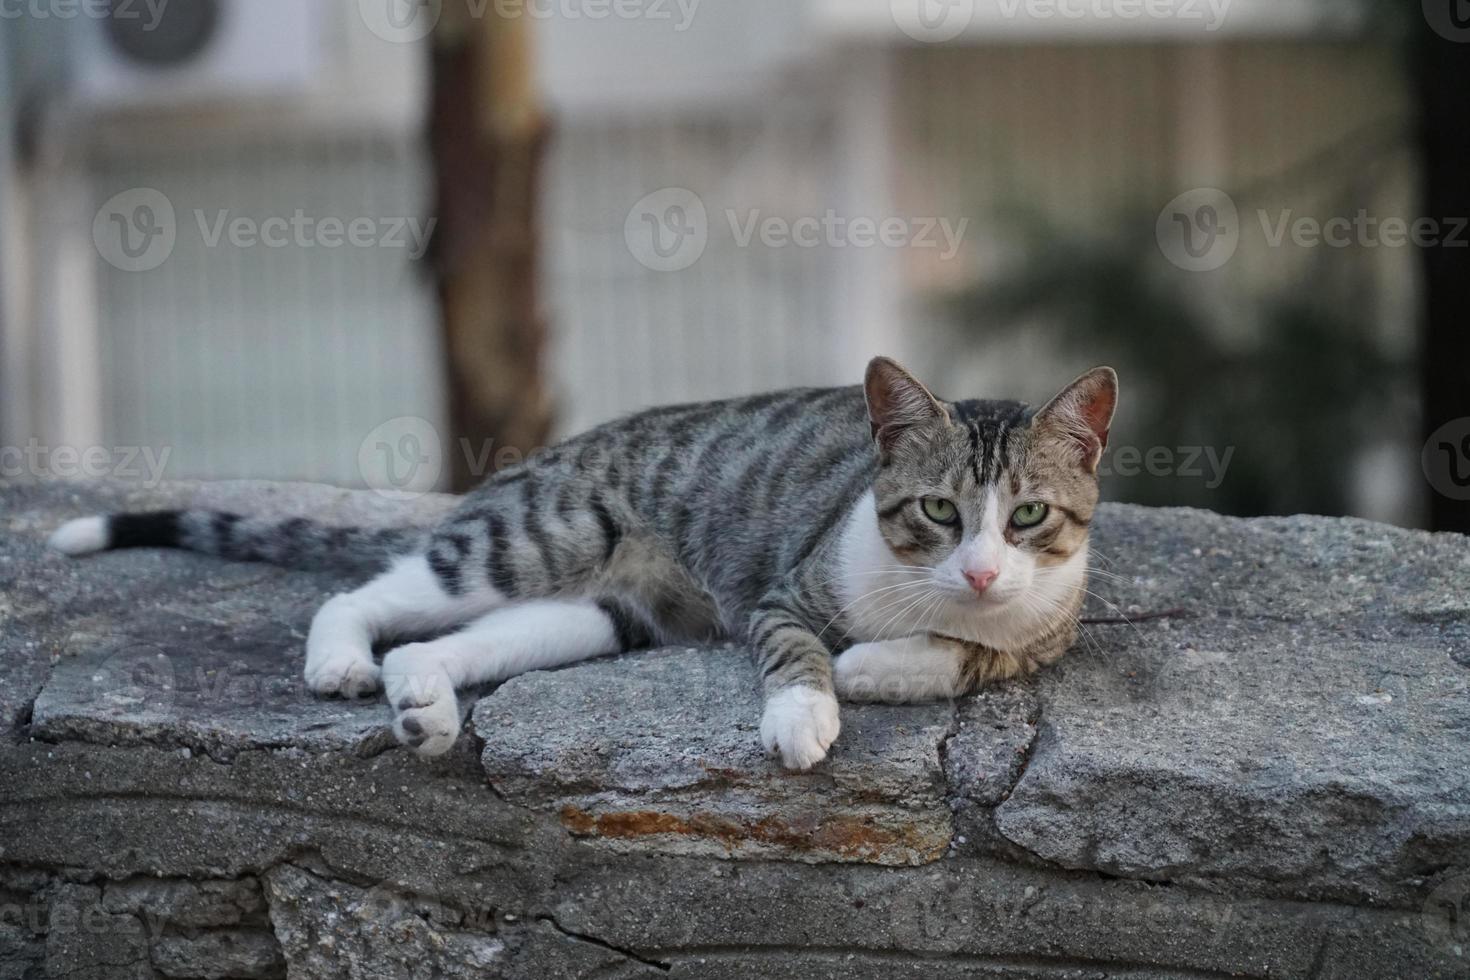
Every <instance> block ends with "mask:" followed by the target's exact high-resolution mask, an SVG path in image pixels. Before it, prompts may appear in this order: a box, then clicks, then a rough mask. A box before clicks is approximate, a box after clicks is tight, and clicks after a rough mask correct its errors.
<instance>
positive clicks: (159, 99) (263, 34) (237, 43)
mask: <svg viewBox="0 0 1470 980" xmlns="http://www.w3.org/2000/svg"><path fill="white" fill-rule="evenodd" d="M335 12H336V9H335V5H332V4H327V3H322V2H321V0H167V2H164V3H158V2H149V0H105V5H104V8H102V9H101V11H100V14H101V15H99V16H89V17H80V18H77V19H76V21H75V22H74V23H73V28H74V37H75V41H76V48H75V58H74V59H73V65H74V66H75V75H74V78H75V82H76V88H75V93H76V95H77V97H78V98H79V100H80V101H81V102H83V103H84V104H86V105H88V106H91V107H93V108H98V109H105V108H109V107H118V108H125V107H165V106H170V105H177V106H187V105H189V104H191V103H200V102H219V101H222V100H224V101H241V100H247V99H259V98H269V97H272V96H290V95H293V94H302V93H305V92H306V91H308V90H309V89H310V88H311V87H312V86H313V85H314V84H315V83H316V82H317V81H318V79H319V77H320V75H321V74H322V72H323V68H324V62H325V61H326V51H325V49H324V39H323V34H324V31H323V27H324V25H323V18H324V16H325V15H327V14H331V13H335Z"/></svg>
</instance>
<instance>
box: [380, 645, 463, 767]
mask: <svg viewBox="0 0 1470 980" xmlns="http://www.w3.org/2000/svg"><path fill="white" fill-rule="evenodd" d="M420 647H422V644H411V645H409V646H406V647H399V648H398V649H397V650H394V651H393V652H392V653H389V654H388V656H387V657H385V658H384V659H383V685H384V687H385V688H386V690H387V694H388V703H389V704H391V705H392V706H393V734H394V735H395V736H397V738H398V741H399V742H400V743H401V744H403V745H406V746H408V747H409V748H410V749H413V751H414V752H415V753H416V754H417V755H419V756H422V757H424V758H432V757H433V756H439V755H443V754H444V753H446V752H448V751H449V750H450V749H452V748H454V743H455V742H456V741H458V740H459V726H460V718H459V699H458V698H456V697H455V695H454V682H453V681H451V680H450V679H449V675H448V674H446V673H444V670H443V668H441V667H439V666H438V665H437V664H435V663H434V662H433V660H432V658H431V657H429V656H426V655H425V654H424V653H423V652H422V651H421V650H420Z"/></svg>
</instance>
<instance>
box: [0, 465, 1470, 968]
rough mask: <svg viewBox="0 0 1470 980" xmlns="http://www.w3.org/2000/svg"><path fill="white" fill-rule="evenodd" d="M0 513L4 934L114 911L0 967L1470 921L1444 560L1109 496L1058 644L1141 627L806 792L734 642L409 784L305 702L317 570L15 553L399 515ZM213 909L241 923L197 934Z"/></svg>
mask: <svg viewBox="0 0 1470 980" xmlns="http://www.w3.org/2000/svg"><path fill="white" fill-rule="evenodd" d="M0 499H3V506H4V514H5V518H4V519H5V521H6V532H7V533H6V534H5V536H4V540H3V542H0V617H3V624H4V625H3V629H0V655H3V657H4V664H5V666H4V668H3V669H0V721H3V723H4V725H5V728H6V730H7V731H8V733H9V735H8V737H7V738H6V739H5V740H3V741H0V786H4V787H5V788H6V790H5V792H4V793H3V794H0V910H4V909H7V908H10V907H12V906H15V905H17V904H18V905H19V907H28V903H39V905H40V906H42V907H44V908H46V909H50V908H52V907H53V906H54V907H58V908H69V907H75V906H78V905H81V906H87V905H88V903H91V905H92V906H95V907H96V908H97V910H98V911H97V920H98V921H99V922H104V923H112V924H113V926H115V928H110V929H107V930H104V931H103V932H104V934H105V935H104V937H103V938H105V940H106V941H103V939H99V938H98V936H97V935H82V936H80V937H79V936H76V935H72V934H71V933H68V932H67V931H66V930H67V928H68V926H67V918H66V917H65V916H60V917H57V916H52V915H50V913H49V912H48V914H47V915H46V916H43V917H42V918H43V919H44V920H45V921H43V922H42V924H41V925H40V926H39V927H37V928H30V927H28V926H22V927H18V926H16V924H15V923H14V922H12V921H10V919H9V918H7V917H6V916H4V915H0V980H3V978H6V977H10V976H16V977H25V978H26V980H31V978H32V977H33V976H50V975H59V974H60V973H61V972H64V971H71V975H72V976H74V977H77V978H79V980H85V978H86V977H89V976H97V977H99V978H100V977H107V978H109V980H110V978H111V977H113V976H115V975H120V974H119V973H117V971H119V970H125V971H127V970H136V971H138V972H137V975H139V976H149V977H150V978H152V977H156V976H171V977H188V976H189V975H190V974H189V973H188V972H187V971H188V970H191V969H194V970H200V969H203V967H202V966H200V965H199V964H202V963H204V962H206V961H209V960H211V959H214V960H217V961H219V962H232V963H235V964H236V966H235V967H233V968H234V969H236V970H243V971H254V972H253V975H259V976H262V977H270V976H277V975H283V973H282V971H283V970H285V969H289V970H290V971H291V973H290V975H291V976H292V977H317V976H323V977H326V976H332V977H336V976H342V977H369V976H389V975H392V976H398V975H412V973H411V972H407V973H405V972H399V973H395V972H393V969H391V968H389V967H388V966H385V965H383V964H386V963H389V962H397V963H402V964H405V965H404V966H403V969H404V970H409V969H410V966H411V965H412V964H420V965H423V966H424V969H426V970H427V969H429V968H430V966H429V965H432V968H433V969H438V970H440V971H441V975H443V976H451V977H452V976H472V975H486V974H487V973H488V975H504V976H517V977H519V976H561V975H582V974H583V973H586V972H590V971H614V972H616V971H622V972H620V973H617V975H629V976H632V975H639V974H641V973H644V972H649V973H664V972H666V973H672V974H675V975H686V976H726V975H729V976H734V975H736V974H739V975H741V976H756V977H759V976H788V975H791V974H792V973H794V972H797V971H796V969H795V967H794V966H793V965H792V964H794V963H796V962H797V960H800V962H801V967H800V972H801V974H802V975H803V976H807V975H809V976H828V975H831V976H838V975H842V976H859V977H861V976H874V977H878V976H884V977H887V976H907V975H915V976H917V975H919V974H921V973H922V974H924V975H926V976H941V977H944V976H950V975H953V976H995V977H1019V976H1028V977H1029V976H1035V977H1062V976H1073V975H1075V976H1084V975H1085V976H1102V975H1128V976H1160V977H1162V976H1223V975H1243V976H1259V977H1278V976H1289V977H1303V978H1308V977H1328V976H1339V977H1351V976H1372V977H1388V976H1405V977H1409V976H1413V977H1418V976H1425V977H1431V976H1442V977H1452V976H1453V977H1462V978H1463V977H1470V950H1467V949H1466V946H1467V940H1470V937H1467V935H1466V934H1465V931H1464V928H1465V927H1464V921H1465V920H1464V919H1463V918H1461V919H1459V920H1454V919H1452V918H1450V917H1449V916H1450V912H1449V910H1450V908H1451V907H1452V906H1454V905H1455V904H1456V903H1459V902H1463V901H1464V900H1465V899H1466V897H1467V896H1470V594H1467V593H1466V591H1465V585H1466V583H1467V582H1470V544H1467V542H1466V541H1465V540H1464V539H1462V538H1458V537H1450V536H1431V535H1426V534H1421V533H1415V532H1407V531H1401V530H1396V529H1392V528H1387V527H1383V526H1379V525H1374V524H1369V523H1365V522H1360V521H1332V520H1324V519H1315V518H1290V519H1266V520H1253V521H1241V520H1231V519H1227V518H1222V517H1218V516H1216V515H1211V514H1205V513H1200V512H1191V511H1154V510H1146V509H1141V508H1134V507H1123V506H1107V507H1104V508H1103V510H1102V512H1101V515H1100V517H1099V520H1098V523H1097V530H1096V535H1095V540H1096V542H1097V551H1098V554H1099V562H1098V564H1100V565H1102V567H1103V568H1104V569H1105V570H1107V571H1108V572H1109V573H1110V574H1108V575H1104V576H1100V577H1099V578H1097V579H1096V580H1095V584H1094V585H1093V586H1092V588H1093V590H1094V591H1095V592H1097V593H1098V594H1099V597H1100V600H1099V601H1098V602H1097V603H1095V604H1094V605H1093V606H1092V607H1091V608H1090V611H1089V612H1090V615H1092V616H1094V617H1098V618H1106V619H1116V618H1118V617H1117V609H1121V610H1123V611H1125V612H1126V613H1128V614H1130V615H1133V616H1137V615H1138V614H1146V613H1154V612H1164V611H1173V612H1175V615H1173V616H1170V617H1166V618H1155V619H1141V620H1140V621H1138V622H1136V623H1134V624H1132V625H1128V624H1124V623H1100V624H1097V625H1093V626H1090V627H1089V628H1088V631H1087V636H1086V637H1085V638H1084V639H1083V640H1082V641H1081V642H1080V643H1079V645H1078V647H1077V649H1076V650H1074V651H1073V652H1072V653H1071V654H1070V655H1069V656H1068V657H1067V658H1066V659H1065V660H1063V661H1062V662H1061V664H1059V665H1058V666H1057V667H1056V668H1055V669H1052V670H1049V671H1047V672H1044V673H1043V674H1042V675H1040V676H1039V677H1037V678H1034V679H1032V680H1031V681H1028V682H1026V683H1021V684H1011V685H1005V686H1002V687H999V688H995V689H992V690H989V691H985V692H983V693H981V694H980V695H978V696H976V697H973V698H968V699H965V700H963V701H962V702H960V703H959V704H941V705H926V706H884V705H874V706H862V707H858V706H844V733H843V737H842V739H841V741H840V742H839V743H838V746H837V749H836V751H834V753H833V756H832V758H831V759H830V760H829V761H828V762H826V763H824V764H823V765H822V766H821V767H819V768H818V769H817V770H815V771H814V772H812V773H808V774H788V773H785V772H783V771H781V770H780V768H779V767H778V766H777V765H776V764H775V763H774V762H772V761H770V760H768V759H766V758H764V757H763V756H762V755H761V753H760V752H759V749H758V746H757V744H756V738H755V730H756V725H757V723H758V719H759V711H758V697H757V694H756V691H755V687H754V674H753V671H752V670H751V668H750V666H749V663H748V659H747V657H746V656H745V654H744V653H743V652H742V651H741V650H739V649H736V648H733V647H726V648H719V649H711V650H667V651H656V652H652V653H647V654H639V655H634V656H631V657H625V658H619V659H615V660H605V661H598V662H593V663H589V664H584V665H580V666H577V667H574V668H570V669H567V670H562V671H558V672H554V673H539V674H532V675H527V676H525V677H522V678H518V679H516V680H513V681H511V682H509V683H507V684H505V685H502V686H501V687H500V688H498V689H497V690H495V691H493V692H489V693H488V694H487V695H486V696H485V697H483V698H482V699H481V700H479V702H478V704H476V705H474V707H473V712H472V717H470V718H469V719H468V720H467V727H466V731H467V736H466V737H465V738H464V739H462V740H461V744H460V746H459V747H458V749H457V751H456V752H455V753H452V754H451V755H450V756H449V757H447V758H445V759H443V760H439V761H438V762H436V763H434V764H432V765H423V764H420V763H419V762H418V761H417V760H415V759H412V758H411V757H409V756H407V755H406V754H405V753H403V752H402V751H400V750H399V749H398V748H397V747H396V746H395V745H394V743H393V742H392V739H391V737H390V736H389V735H388V734H387V732H386V729H385V727H384V726H385V723H386V721H387V718H388V712H387V708H386V706H385V705H382V704H381V703H368V704H348V703H345V702H339V701H318V700H316V699H314V698H312V697H310V696H309V695H307V694H306V692H305V691H304V689H303V687H302V685H301V683H300V680H299V675H300V669H301V652H300V648H301V643H302V640H303V639H304V631H305V627H306V624H307V622H308V621H309V618H310V615H311V612H312V610H313V608H314V607H315V605H316V604H317V603H319V602H320V601H321V600H322V599H324V598H325V597H326V596H327V595H329V594H331V592H333V591H336V590H338V589H340V588H342V587H344V586H345V585H347V584H349V583H348V582H346V581H345V580H344V579H342V578H340V577H337V576H333V575H327V574H320V573H301V572H287V571H282V570H278V569H271V568H266V567H263V566H243V565H241V566H237V565H229V564H226V563H222V562H218V561H214V560H212V559H207V558H202V557H198V556H191V555H183V554H172V553H160V552H132V553H119V554H109V555H103V556H98V557H97V558H95V559H92V560H89V561H84V562H73V561H68V560H66V559H63V558H61V557H59V556H54V555H51V554H49V553H47V552H45V551H44V549H43V547H42V542H43V541H44V538H45V535H46V533H47V532H48V531H49V530H50V529H51V528H52V527H53V526H54V525H55V524H57V523H59V522H60V521H61V520H63V519H65V518H66V517H70V516H75V515H77V514H79V513H87V512H94V511H97V510H102V509H110V508H114V507H118V506H132V507H140V506H163V505H169V506H172V505H178V504H184V503H196V504H199V505H204V506H229V507H233V508H235V509H238V510H241V511H246V512H251V513H261V512H272V513H300V512H312V513H316V514H324V515H326V519H329V520H341V521H368V522H377V521H383V520H394V519H401V518H399V517H398V515H400V514H402V513H403V512H404V509H403V507H402V505H394V504H390V503H389V502H387V501H383V500H381V499H379V498H377V497H376V496H374V495H371V494H354V493H349V492H345V491H340V490H334V489H330V488H320V487H297V486H273V485H262V484H238V485H195V486H181V485H171V486H166V487H163V488H159V489H157V490H148V491H144V490H138V489H133V488H127V487H119V486H111V485H72V484H57V483H50V484H35V483H24V484H0ZM448 505H449V502H448V501H446V500H444V499H442V498H425V499H424V500H422V501H419V502H416V503H415V504H414V505H413V507H412V508H411V510H410V519H417V520H420V521H422V520H428V519H431V518H432V516H433V515H434V514H437V513H440V512H442V510H443V509H444V508H445V507H446V506H448ZM1115 607H1117V608H1115ZM470 700H471V699H468V698H467V699H466V702H467V703H466V710H467V712H468V711H469V710H470V705H469V702H470ZM7 875H8V876H9V877H8V878H7V877H6V876H7ZM145 875H162V876H163V877H164V880H165V885H164V886H160V890H157V891H156V892H150V891H148V890H147V889H145V888H143V886H142V884H141V882H142V880H143V879H142V878H141V877H140V876H145ZM242 882H244V883H245V884H241V883H242ZM191 889H192V891H191ZM241 889H244V891H241ZM180 895H189V896H193V897H192V898H191V899H190V900H189V902H188V903H187V905H188V906H189V907H188V908H187V909H186V907H185V903H184V902H181V901H180V899H179V897H178V896H180ZM243 895H255V896H258V899H259V901H261V902H263V903H264V906H265V910H264V911H263V912H260V913H259V915H260V916H262V917H261V918H249V917H248V916H247V917H246V918H244V919H238V920H232V919H230V918H229V916H230V915H231V914H232V913H231V912H230V908H231V907H232V905H231V903H235V904H236V905H238V904H239V903H238V902H236V899H237V898H239V901H241V902H244V901H246V899H244V898H240V896H243ZM385 896H387V898H386V899H385ZM385 901H386V908H387V911H383V910H382V909H379V910H378V911H373V909H375V908H378V907H379V906H382V905H383V904H384V902H385ZM7 903H9V904H7ZM159 909H163V910H164V911H158V910H159ZM425 909H430V911H424V910H425ZM365 910H366V911H365ZM435 910H437V911H435ZM243 914H244V913H242V915H243ZM251 914H252V915H253V914H255V913H251ZM150 916H152V917H155V918H157V917H160V916H161V917H162V918H163V919H164V920H166V922H167V923H168V928H166V929H163V930H161V931H159V932H158V933H157V934H156V935H155V934H154V933H153V932H150V930H149V923H150ZM200 916H203V917H205V918H209V919H210V921H209V922H204V921H202V920H200ZM211 917H212V918H211ZM385 917H386V918H385ZM53 923H54V925H53ZM415 923H417V925H415ZM267 929H268V930H269V931H267ZM270 937H274V938H273V939H271V938H270ZM272 942H274V943H276V944H278V947H279V956H277V955H276V949H277V947H276V946H272V945H271V943H272ZM324 943H325V944H327V946H329V947H331V948H334V949H336V950H338V955H335V956H327V955H325V954H323V953H322V951H321V950H322V945H323V944H324ZM388 949H393V950H396V951H397V952H395V953H394V954H393V956H401V958H400V959H393V958H392V957H390V958H389V959H387V960H384V959H382V957H383V956H384V955H386V953H385V950H388ZM380 960H381V962H380V963H379V965H378V966H374V965H373V964H374V963H375V962H378V961H380ZM27 971H29V972H27ZM38 971H39V972H38ZM89 971H90V972H89ZM108 971H113V972H108ZM150 971H152V972H151V973H150ZM375 971H376V972H375ZM385 971H386V972H385ZM130 975H131V974H130Z"/></svg>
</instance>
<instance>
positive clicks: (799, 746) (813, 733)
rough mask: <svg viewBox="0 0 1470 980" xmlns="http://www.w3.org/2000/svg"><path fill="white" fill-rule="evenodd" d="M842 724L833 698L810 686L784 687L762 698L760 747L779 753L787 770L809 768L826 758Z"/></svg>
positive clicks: (835, 700)
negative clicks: (764, 706) (763, 746)
mask: <svg viewBox="0 0 1470 980" xmlns="http://www.w3.org/2000/svg"><path fill="white" fill-rule="evenodd" d="M841 730H842V722H841V720H840V718H839V717H838V713H837V699H836V698H834V697H833V696H832V695H831V694H829V693H827V692H826V691H819V690H817V689H816V688H811V687H801V686H797V687H788V688H784V689H782V690H780V691H777V692H776V693H775V694H773V695H771V696H770V697H769V698H767V699H766V710H765V713H764V714H763V715H762V716H761V744H763V745H765V747H766V751H767V752H776V751H779V752H780V753H781V762H782V763H783V764H784V765H785V766H786V768H787V769H810V768H811V767H812V766H814V765H816V764H817V763H818V762H821V761H822V760H823V759H825V758H826V757H827V749H828V748H830V747H831V745H832V743H833V742H835V741H836V740H837V733H838V732H839V731H841Z"/></svg>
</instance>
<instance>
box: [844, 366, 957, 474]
mask: <svg viewBox="0 0 1470 980" xmlns="http://www.w3.org/2000/svg"><path fill="white" fill-rule="evenodd" d="M863 390H864V391H865V392H866V393H867V396H868V422H869V423H870V424H871V425H872V427H873V440H874V441H875V442H877V443H878V448H879V449H881V450H882V451H883V452H885V453H887V452H889V451H890V450H892V449H893V445H894V443H895V442H897V441H898V439H899V437H901V436H902V435H903V434H904V432H906V431H907V430H909V429H911V428H913V427H914V426H917V425H923V424H924V423H926V422H933V421H934V420H935V419H948V418H949V413H948V412H946V411H945V410H944V406H943V405H941V404H940V403H939V399H937V398H935V397H934V396H933V395H931V394H930V393H929V389H928V388H925V387H924V386H923V385H922V384H920V383H919V381H918V379H917V378H915V377H914V376H913V375H912V374H909V373H908V372H907V371H905V370H904V369H903V368H901V367H899V366H898V362H896V361H893V360H890V359H889V358H886V357H875V358H873V360H872V361H871V362H869V364H868V376H867V379H866V380H865V381H864V382H863Z"/></svg>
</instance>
